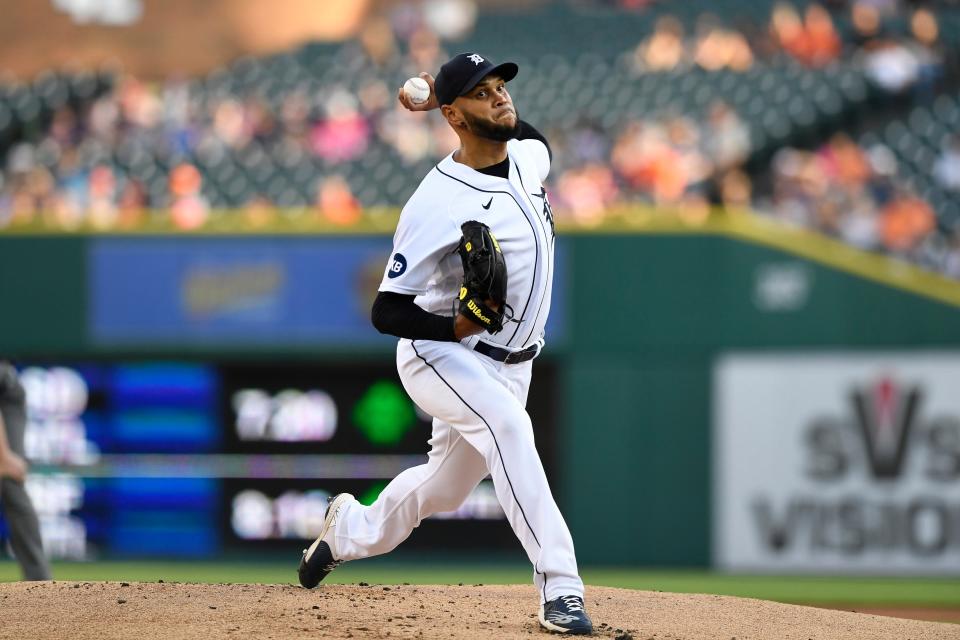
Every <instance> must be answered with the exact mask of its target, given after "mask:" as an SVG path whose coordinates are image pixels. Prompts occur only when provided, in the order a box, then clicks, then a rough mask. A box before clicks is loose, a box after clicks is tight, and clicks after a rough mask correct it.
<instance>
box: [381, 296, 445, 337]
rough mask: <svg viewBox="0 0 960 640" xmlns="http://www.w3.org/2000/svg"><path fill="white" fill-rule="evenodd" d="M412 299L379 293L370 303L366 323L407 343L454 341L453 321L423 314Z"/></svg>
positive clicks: (427, 312) (410, 297) (433, 314)
mask: <svg viewBox="0 0 960 640" xmlns="http://www.w3.org/2000/svg"><path fill="white" fill-rule="evenodd" d="M414 298H416V296H413V295H405V294H402V293H394V292H392V291H381V292H380V293H378V294H377V299H376V300H374V301H373V308H372V309H371V310H370V320H371V321H372V322H373V326H374V327H376V329H377V331H379V332H380V333H387V334H390V335H393V336H397V337H398V338H408V339H410V340H437V341H440V342H456V341H457V338H456V336H455V335H454V333H453V318H451V317H448V316H441V315H437V314H436V313H430V312H429V311H424V310H423V309H422V308H421V307H419V306H418V305H417V304H416V303H415V302H414V301H413V300H414Z"/></svg>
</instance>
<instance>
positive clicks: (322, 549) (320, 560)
mask: <svg viewBox="0 0 960 640" xmlns="http://www.w3.org/2000/svg"><path fill="white" fill-rule="evenodd" d="M351 500H354V497H353V496H352V495H350V494H349V493H340V494H337V495H336V496H334V497H332V498H330V503H329V504H328V505H327V511H326V513H325V514H324V516H323V527H322V528H321V529H320V535H319V536H317V539H316V540H314V541H313V544H311V545H310V546H309V547H308V548H306V549H304V550H303V557H302V558H301V559H300V567H299V568H298V569H297V574H298V575H299V577H300V584H301V585H302V586H304V587H305V588H307V589H313V588H314V587H315V586H317V585H318V584H320V581H321V580H323V579H324V578H326V577H327V574H328V573H330V572H331V571H333V570H334V569H336V568H337V567H338V566H339V565H340V563H341V562H343V561H342V560H338V559H337V558H336V556H335V555H334V545H333V542H334V540H333V536H334V525H335V524H336V523H337V519H338V517H339V515H340V510H341V509H343V507H344V505H346V504H347V503H348V502H350V501H351Z"/></svg>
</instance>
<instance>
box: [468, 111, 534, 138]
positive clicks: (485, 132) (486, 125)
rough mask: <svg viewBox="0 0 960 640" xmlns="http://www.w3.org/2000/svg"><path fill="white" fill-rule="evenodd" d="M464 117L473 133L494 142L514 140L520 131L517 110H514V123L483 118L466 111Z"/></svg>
mask: <svg viewBox="0 0 960 640" xmlns="http://www.w3.org/2000/svg"><path fill="white" fill-rule="evenodd" d="M463 117H464V119H465V120H466V121H467V125H468V126H469V127H470V131H471V132H472V133H473V134H475V135H477V136H479V137H481V138H486V139H487V140H493V141H494V142H507V141H508V140H513V139H514V138H516V137H517V135H518V134H519V133H520V114H519V113H517V112H516V111H514V117H515V122H514V123H513V124H512V125H507V124H498V123H496V122H489V121H487V120H481V119H479V118H474V117H473V116H472V115H469V114H466V113H465V114H463Z"/></svg>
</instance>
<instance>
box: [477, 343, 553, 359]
mask: <svg viewBox="0 0 960 640" xmlns="http://www.w3.org/2000/svg"><path fill="white" fill-rule="evenodd" d="M473 350H474V351H479V352H480V353H482V354H483V355H485V356H487V357H488V358H493V359H494V360H496V361H497V362H502V363H504V364H519V363H521V362H526V361H527V360H533V359H534V358H536V357H537V354H538V353H539V352H540V345H537V344H533V345H530V346H529V347H527V348H526V349H524V350H523V351H507V350H506V349H501V348H500V347H495V346H493V345H492V344H487V343H486V342H477V344H475V345H474V347H473Z"/></svg>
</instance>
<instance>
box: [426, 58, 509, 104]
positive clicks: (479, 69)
mask: <svg viewBox="0 0 960 640" xmlns="http://www.w3.org/2000/svg"><path fill="white" fill-rule="evenodd" d="M519 70H520V68H519V67H517V65H516V64H514V63H513V62H504V63H503V64H498V65H495V64H493V62H491V61H490V60H488V59H487V58H484V57H483V56H481V55H480V54H478V53H461V54H460V55H458V56H456V57H454V58H452V59H451V60H450V61H449V62H447V63H446V64H444V65H443V66H442V67H440V73H438V74H437V77H436V78H435V79H434V85H433V88H434V90H435V91H436V94H437V101H438V102H439V103H440V104H441V105H445V104H450V103H451V102H453V101H454V100H456V99H457V96H462V95H463V94H465V93H469V92H470V90H471V89H473V88H474V87H475V86H477V84H478V83H479V82H480V81H481V80H483V79H484V78H486V77H487V76H488V75H490V74H491V73H495V74H497V75H498V76H500V77H501V78H503V81H504V82H509V81H510V80H513V79H514V78H516V77H517V72H518V71H519Z"/></svg>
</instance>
